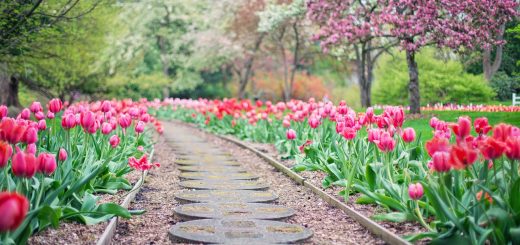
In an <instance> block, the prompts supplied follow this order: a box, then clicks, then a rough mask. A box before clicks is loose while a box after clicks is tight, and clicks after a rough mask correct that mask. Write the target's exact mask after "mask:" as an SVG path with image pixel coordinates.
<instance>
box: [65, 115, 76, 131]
mask: <svg viewBox="0 0 520 245" xmlns="http://www.w3.org/2000/svg"><path fill="white" fill-rule="evenodd" d="M61 126H62V127H63V128H65V129H71V128H74V127H76V116H75V115H74V114H64V115H63V117H62V119H61Z"/></svg>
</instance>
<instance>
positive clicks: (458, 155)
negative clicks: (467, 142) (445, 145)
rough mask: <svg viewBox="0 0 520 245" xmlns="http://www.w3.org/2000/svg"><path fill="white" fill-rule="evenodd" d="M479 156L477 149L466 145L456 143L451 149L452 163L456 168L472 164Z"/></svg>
mask: <svg viewBox="0 0 520 245" xmlns="http://www.w3.org/2000/svg"><path fill="white" fill-rule="evenodd" d="M477 157H478V153H477V151H476V150H473V149H470V148H468V147H465V146H457V145H454V146H452V147H451V150H450V163H451V165H452V166H453V167H454V168H456V169H464V168H466V167H467V166H469V165H472V164H473V163H474V162H475V161H476V160H477Z"/></svg>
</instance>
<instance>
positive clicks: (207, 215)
mask: <svg viewBox="0 0 520 245" xmlns="http://www.w3.org/2000/svg"><path fill="white" fill-rule="evenodd" d="M175 135H176V137H173V138H172V140H173V141H172V144H173V145H174V151H175V153H176V155H177V156H178V158H177V159H175V164H176V165H177V166H178V168H179V169H180V170H181V171H183V172H182V173H181V174H180V176H179V177H180V178H182V179H185V180H184V181H181V182H180V183H179V184H180V186H182V187H184V188H186V190H184V191H182V192H180V193H177V194H175V198H176V199H177V200H179V201H180V202H181V203H185V204H184V205H181V206H178V207H176V208H175V210H174V213H175V215H176V216H178V217H180V218H181V219H183V220H191V221H185V222H180V223H177V224H175V225H174V226H173V227H172V228H171V229H170V231H169V236H170V240H171V241H172V242H189V243H223V244H277V243H278V244H279V243H295V242H300V241H304V240H306V239H308V238H310V237H311V236H312V231H310V230H309V229H307V228H304V227H303V226H301V225H297V224H289V223H284V222H280V221H272V220H275V219H283V218H287V217H290V216H292V215H294V212H295V211H294V210H293V209H291V208H287V207H284V206H279V205H272V204H268V202H272V201H274V200H276V199H277V198H278V197H277V196H276V194H274V193H272V192H270V191H267V189H268V188H269V186H268V185H267V184H266V183H262V182H261V181H257V179H258V177H257V176H256V175H253V174H251V173H248V172H247V171H245V170H244V169H243V168H241V167H240V163H239V162H236V161H235V160H234V159H233V157H232V156H231V155H230V154H229V153H228V152H226V151H225V150H223V149H219V148H218V147H216V146H214V145H212V144H210V143H207V142H204V140H203V139H202V138H200V137H196V136H194V135H190V134H189V133H187V132H184V131H182V130H180V129H179V130H178V132H176V134H175ZM175 139H177V141H175ZM193 219H195V220H193Z"/></svg>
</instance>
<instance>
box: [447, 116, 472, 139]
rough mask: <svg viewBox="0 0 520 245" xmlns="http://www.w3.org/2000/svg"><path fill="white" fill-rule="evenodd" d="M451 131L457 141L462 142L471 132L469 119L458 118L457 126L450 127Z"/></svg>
mask: <svg viewBox="0 0 520 245" xmlns="http://www.w3.org/2000/svg"><path fill="white" fill-rule="evenodd" d="M451 129H452V130H453V133H454V134H455V135H456V136H457V140H463V139H465V138H466V137H467V136H468V135H469V134H470V132H471V119H470V118H469V117H459V120H458V122H457V124H454V125H452V127H451Z"/></svg>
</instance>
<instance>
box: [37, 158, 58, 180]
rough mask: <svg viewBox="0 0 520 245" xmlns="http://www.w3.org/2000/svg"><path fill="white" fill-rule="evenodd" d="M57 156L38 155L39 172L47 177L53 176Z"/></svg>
mask: <svg viewBox="0 0 520 245" xmlns="http://www.w3.org/2000/svg"><path fill="white" fill-rule="evenodd" d="M56 167H57V165H56V156H54V155H53V154H50V153H40V155H38V171H39V172H41V173H44V174H46V175H51V174H52V173H54V170H56Z"/></svg>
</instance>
